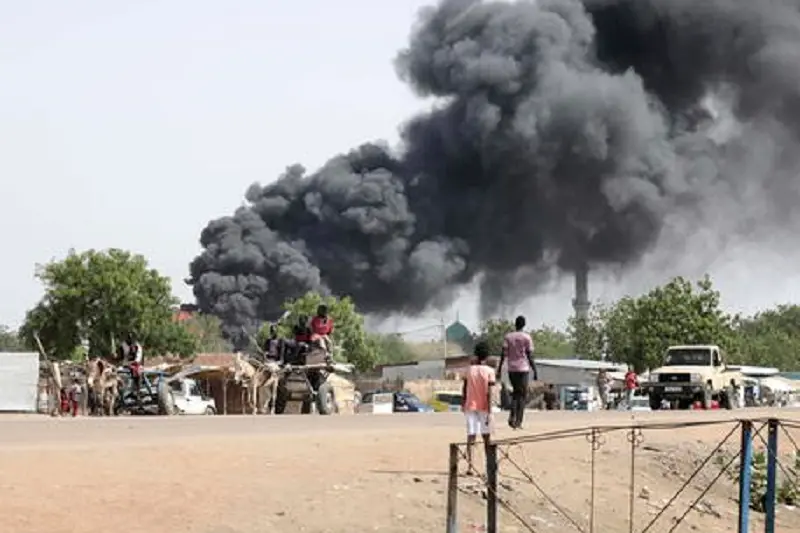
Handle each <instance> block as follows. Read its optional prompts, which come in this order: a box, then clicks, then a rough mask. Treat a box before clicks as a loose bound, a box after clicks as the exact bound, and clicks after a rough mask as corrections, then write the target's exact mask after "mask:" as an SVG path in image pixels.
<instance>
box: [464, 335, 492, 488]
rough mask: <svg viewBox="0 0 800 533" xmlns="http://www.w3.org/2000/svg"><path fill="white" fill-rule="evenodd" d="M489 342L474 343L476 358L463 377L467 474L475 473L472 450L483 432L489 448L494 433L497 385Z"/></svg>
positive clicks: (486, 446) (485, 446)
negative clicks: (491, 363)
mask: <svg viewBox="0 0 800 533" xmlns="http://www.w3.org/2000/svg"><path fill="white" fill-rule="evenodd" d="M488 359H489V345H487V344H486V343H485V342H479V343H478V344H477V345H475V359H474V360H473V362H472V364H471V365H470V367H469V369H467V372H466V375H465V376H464V387H463V390H462V392H461V398H462V402H463V403H462V404H461V408H462V410H463V411H464V416H466V418H467V463H468V467H467V475H472V474H474V473H475V468H474V467H473V463H472V450H473V449H474V448H475V441H476V440H477V439H478V434H479V433H480V434H481V436H482V437H483V446H484V449H486V448H488V446H489V443H490V441H491V436H492V387H494V385H495V381H496V379H495V373H494V369H493V368H492V367H490V366H489V364H488Z"/></svg>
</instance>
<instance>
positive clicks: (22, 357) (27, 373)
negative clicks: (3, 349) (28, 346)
mask: <svg viewBox="0 0 800 533" xmlns="http://www.w3.org/2000/svg"><path fill="white" fill-rule="evenodd" d="M38 388H39V354H38V353H0V412H2V411H5V412H11V411H13V412H35V411H36V408H37V405H36V396H37V392H38Z"/></svg>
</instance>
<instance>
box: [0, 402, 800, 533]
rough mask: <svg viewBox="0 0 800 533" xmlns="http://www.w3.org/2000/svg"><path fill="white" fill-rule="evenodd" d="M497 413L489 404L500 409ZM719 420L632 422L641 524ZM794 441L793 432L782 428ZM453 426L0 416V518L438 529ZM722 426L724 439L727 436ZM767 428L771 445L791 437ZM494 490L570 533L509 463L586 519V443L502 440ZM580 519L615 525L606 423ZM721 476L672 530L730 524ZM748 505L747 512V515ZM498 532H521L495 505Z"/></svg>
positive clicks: (95, 525)
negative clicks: (640, 426)
mask: <svg viewBox="0 0 800 533" xmlns="http://www.w3.org/2000/svg"><path fill="white" fill-rule="evenodd" d="M736 415H738V416H743V415H746V416H747V417H766V416H769V415H778V416H780V417H781V418H784V419H789V420H794V421H795V423H800V413H798V412H796V411H790V410H783V411H780V412H772V413H770V412H768V411H747V412H743V411H740V412H734V413H733V415H731V414H729V413H724V412H722V413H720V412H717V413H682V414H678V413H668V412H664V413H652V414H647V415H639V416H637V419H639V420H643V421H650V422H652V421H658V422H673V421H677V420H680V419H683V420H685V419H690V420H695V421H712V420H717V419H720V418H730V417H732V416H736ZM630 419H631V417H630V415H629V414H622V413H601V414H587V413H531V414H529V415H528V423H527V427H526V430H525V431H524V432H516V433H513V434H512V432H511V431H510V430H508V429H505V428H502V429H500V430H499V432H498V437H501V438H502V437H509V436H512V435H513V436H520V434H532V433H539V432H542V431H549V430H554V429H563V428H567V427H580V426H587V425H609V424H626V423H629V422H630ZM500 421H502V417H501V418H500ZM730 428H731V425H730V424H720V425H716V426H708V427H703V428H692V429H683V430H675V429H672V430H666V429H665V430H659V431H656V430H646V431H645V432H644V435H643V436H644V442H643V443H642V444H641V445H640V447H639V449H638V451H637V454H636V469H635V470H636V476H635V485H636V487H635V489H634V504H635V517H634V521H635V523H636V528H635V530H636V531H641V530H642V529H643V528H644V526H645V525H646V524H647V522H649V521H650V520H651V519H652V518H654V517H655V516H656V513H657V511H658V509H659V507H660V506H662V505H663V504H664V503H666V501H667V500H668V499H669V498H670V497H671V496H672V494H673V493H674V492H675V491H676V490H677V489H678V488H679V487H680V486H681V485H682V484H683V481H684V480H685V479H687V478H688V476H689V475H691V473H692V471H693V470H694V466H695V465H696V464H698V463H699V461H701V460H702V459H703V458H704V457H705V456H706V455H707V454H708V452H710V451H711V450H712V449H713V447H714V446H715V445H716V444H717V442H718V441H719V440H721V439H722V437H724V436H725V434H726V433H727V432H728V431H729V430H730ZM793 437H794V438H795V440H797V441H800V431H798V430H793ZM462 438H463V420H462V417H461V416H460V415H458V414H430V415H426V414H408V415H394V416H391V415H389V416H387V415H384V416H381V415H374V416H372V415H357V416H339V417H319V416H308V417H302V416H289V415H287V416H276V417H267V416H260V417H251V416H242V417H196V418H188V417H183V418H182V417H177V418H155V417H154V418H139V419H133V418H120V419H80V418H79V419H46V418H38V417H2V418H0V531H4V532H5V531H8V532H13V533H36V532H42V533H44V532H47V533H61V532H64V533H66V532H81V533H95V532H101V531H102V532H104V533H105V532H108V531H126V532H127V533H139V532H148V533H153V532H161V531H174V532H192V533H234V532H237V533H238V532H241V533H251V532H287V533H297V532H308V533H312V532H319V533H323V532H325V533H340V532H341V533H345V532H347V533H352V532H353V531H360V532H368V531H382V532H398V533H400V532H403V533H407V532H409V531H413V532H420V533H422V532H429V531H430V532H442V531H444V524H445V502H446V491H445V489H446V466H447V444H448V443H449V442H451V441H455V440H461V439H462ZM737 442H738V435H734V436H733V438H732V441H731V446H730V449H731V450H733V449H735V444H736V443H737ZM789 446H790V445H789V442H788V439H786V438H783V439H782V451H783V453H785V454H788V453H789V452H790V451H791V450H790V447H789ZM507 453H508V454H509V456H510V459H506V460H504V461H503V462H502V464H501V480H502V486H501V489H500V496H501V498H502V499H503V501H505V502H506V503H507V504H508V506H509V507H510V508H511V509H512V510H513V512H514V513H517V514H518V515H519V516H520V517H521V518H522V520H524V521H525V522H527V523H528V524H530V525H531V526H532V527H533V530H534V531H554V532H562V531H577V529H575V528H573V527H572V526H570V525H569V522H568V521H567V520H566V519H564V518H563V517H560V516H559V515H558V513H557V512H556V511H555V509H554V507H553V506H552V505H551V504H550V503H548V502H547V501H546V500H545V499H544V498H543V497H542V496H541V495H539V493H538V492H537V491H536V489H534V488H533V487H531V485H530V484H529V483H528V482H527V480H526V478H525V474H523V473H521V472H520V471H518V470H517V469H516V467H515V466H513V464H512V461H513V463H516V464H518V465H519V467H520V468H522V469H523V470H525V471H527V472H529V473H530V474H531V475H532V476H533V478H534V480H535V481H536V482H537V484H539V485H540V486H541V488H542V489H544V490H545V491H546V492H547V493H548V494H549V495H550V496H551V497H552V498H553V499H554V500H555V502H556V503H557V504H558V505H559V507H561V508H563V509H564V511H565V512H566V513H568V514H569V515H570V516H571V517H572V518H573V520H575V522H576V523H577V524H578V525H579V526H580V527H581V529H582V530H583V531H588V530H589V528H588V523H589V514H590V513H589V509H590V505H589V503H588V502H589V501H590V500H591V490H590V488H589V487H590V486H591V483H590V479H591V470H592V469H591V460H590V458H591V454H590V448H589V445H588V444H587V442H586V439H585V437H584V436H579V437H576V438H572V439H566V440H562V441H550V442H538V443H532V444H526V445H520V446H514V447H510V448H508V449H507ZM720 457H721V458H720V459H714V460H712V461H710V463H709V464H708V465H707V466H706V468H705V469H704V471H703V472H702V473H701V475H699V476H698V478H697V480H696V481H695V482H694V483H692V485H691V486H690V488H689V489H688V490H687V495H686V497H684V498H680V499H679V500H678V503H677V504H676V505H675V506H672V507H670V508H669V509H668V511H666V512H665V513H664V516H663V517H662V518H660V519H659V521H657V522H656V523H655V524H654V526H653V527H652V528H651V529H650V530H649V531H652V532H658V531H667V530H669V528H670V527H671V526H672V524H673V522H672V521H673V520H674V518H675V517H678V516H680V515H682V514H683V512H684V511H685V510H686V508H687V504H688V503H689V502H690V501H691V500H692V499H694V498H696V497H697V496H699V495H700V491H701V490H702V489H703V488H704V486H705V484H706V483H707V482H708V481H710V480H711V479H712V478H713V477H714V475H715V474H716V472H717V471H718V469H719V463H720V462H721V461H722V460H723V458H724V457H727V456H726V455H724V454H721V455H720ZM596 459H597V470H596V473H597V480H598V481H597V484H596V486H597V489H596V492H595V503H596V505H595V509H596V511H595V527H594V530H595V531H628V527H627V521H628V504H629V490H628V486H629V472H630V445H629V444H628V443H627V441H626V435H625V432H624V431H621V432H619V433H610V434H608V435H607V437H606V438H605V442H604V444H603V446H602V448H601V449H600V450H598V452H597V454H596ZM461 487H462V490H461V491H460V493H459V502H458V503H459V516H460V526H461V527H460V531H461V532H470V531H481V527H482V526H481V524H482V520H483V516H484V501H483V500H482V497H481V494H480V488H479V487H476V481H473V480H469V479H462V480H461ZM733 487H734V485H733V481H731V480H730V479H729V478H728V477H727V476H723V478H722V480H721V482H720V484H718V485H716V486H715V487H714V488H712V489H711V490H710V491H709V492H708V494H706V495H705V496H703V497H702V498H701V503H700V505H699V510H698V511H694V512H692V513H690V514H689V515H688V517H687V519H686V522H684V523H683V524H681V525H680V526H679V527H678V528H677V529H676V531H692V530H698V531H700V530H702V531H704V532H708V533H712V532H715V531H719V532H729V531H734V530H735V522H736V504H735V502H734V501H733V500H732V498H735V496H736V494H735V490H734V488H733ZM758 520H759V518H758V517H757V516H756V517H754V519H753V521H754V524H757V523H758ZM500 524H501V527H500V530H501V531H504V532H514V531H527V529H526V528H525V526H524V525H522V524H520V523H519V522H518V519H516V518H515V517H514V516H513V515H512V511H509V510H501V513H500ZM778 530H779V531H782V532H784V533H792V532H800V514H799V513H798V512H797V511H795V510H792V509H788V508H781V509H780V511H779V526H778Z"/></svg>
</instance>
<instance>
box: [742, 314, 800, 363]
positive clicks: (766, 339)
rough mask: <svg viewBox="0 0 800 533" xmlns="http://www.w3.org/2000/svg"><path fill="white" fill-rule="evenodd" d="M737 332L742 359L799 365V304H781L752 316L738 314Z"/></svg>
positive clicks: (743, 360)
mask: <svg viewBox="0 0 800 533" xmlns="http://www.w3.org/2000/svg"><path fill="white" fill-rule="evenodd" d="M735 332H736V335H735V342H736V348H737V351H738V355H739V359H740V360H741V362H744V363H748V364H752V365H764V366H774V367H777V368H780V369H786V370H795V369H798V368H800V360H799V358H800V306H797V305H780V306H778V307H776V308H774V309H769V310H767V311H763V312H761V313H758V314H756V315H755V316H753V317H748V318H740V317H736V320H735Z"/></svg>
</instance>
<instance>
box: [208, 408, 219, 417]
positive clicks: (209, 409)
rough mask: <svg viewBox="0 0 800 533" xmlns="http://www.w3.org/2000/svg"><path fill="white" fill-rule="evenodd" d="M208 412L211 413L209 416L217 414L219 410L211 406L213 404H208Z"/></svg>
mask: <svg viewBox="0 0 800 533" xmlns="http://www.w3.org/2000/svg"><path fill="white" fill-rule="evenodd" d="M206 414H207V415H209V416H211V415H215V414H217V412H216V411H215V410H214V408H213V407H211V406H208V407H206Z"/></svg>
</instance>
